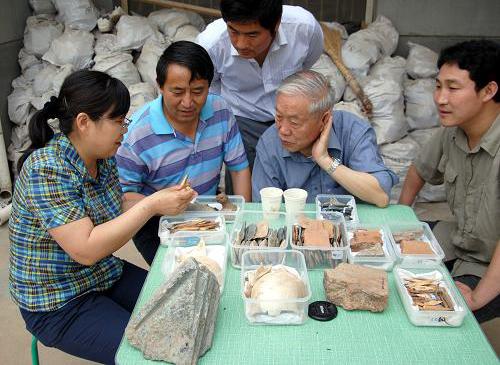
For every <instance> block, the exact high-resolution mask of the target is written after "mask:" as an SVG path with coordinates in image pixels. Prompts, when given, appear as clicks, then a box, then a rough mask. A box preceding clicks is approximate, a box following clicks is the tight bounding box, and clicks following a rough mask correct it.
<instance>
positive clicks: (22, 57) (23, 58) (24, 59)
mask: <svg viewBox="0 0 500 365" xmlns="http://www.w3.org/2000/svg"><path fill="white" fill-rule="evenodd" d="M17 60H18V62H19V66H21V71H22V72H24V70H26V69H27V68H28V67H30V66H33V65H34V64H35V63H40V60H39V59H38V58H37V57H36V56H34V55H32V54H29V53H28V52H26V50H25V49H24V48H21V50H20V51H19V54H18V55H17Z"/></svg>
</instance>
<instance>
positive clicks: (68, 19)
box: [52, 0, 99, 32]
mask: <svg viewBox="0 0 500 365" xmlns="http://www.w3.org/2000/svg"><path fill="white" fill-rule="evenodd" d="M52 2H53V3H54V5H55V7H56V9H57V13H58V15H57V18H58V19H59V20H60V21H61V23H64V25H65V26H66V28H70V29H81V30H86V31H89V32H90V31H91V30H92V29H94V28H95V26H96V24H97V17H98V14H99V12H98V10H97V9H96V7H95V6H94V3H93V2H92V0H52Z"/></svg>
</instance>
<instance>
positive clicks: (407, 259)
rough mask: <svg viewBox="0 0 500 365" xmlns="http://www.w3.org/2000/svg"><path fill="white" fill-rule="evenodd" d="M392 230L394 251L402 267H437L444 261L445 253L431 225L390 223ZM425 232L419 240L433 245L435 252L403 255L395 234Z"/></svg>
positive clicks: (422, 223)
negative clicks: (419, 230)
mask: <svg viewBox="0 0 500 365" xmlns="http://www.w3.org/2000/svg"><path fill="white" fill-rule="evenodd" d="M388 226H389V228H390V230H391V233H392V235H391V241H392V245H393V250H394V253H395V255H396V258H397V261H398V263H399V265H400V266H401V267H436V266H439V265H440V264H441V262H442V261H443V259H444V252H443V249H442V248H441V246H440V245H439V243H438V241H437V240H436V237H434V234H433V233H432V230H431V229H430V227H429V225H428V224H427V223H424V222H416V223H390V224H388ZM416 229H421V230H423V234H422V236H421V237H420V238H419V239H420V240H421V241H424V242H428V243H429V244H430V245H431V249H432V251H433V252H434V253H433V254H431V255H427V254H424V255H408V254H402V253H401V248H400V247H399V244H398V243H396V241H395V240H394V234H396V233H399V232H403V231H408V230H416Z"/></svg>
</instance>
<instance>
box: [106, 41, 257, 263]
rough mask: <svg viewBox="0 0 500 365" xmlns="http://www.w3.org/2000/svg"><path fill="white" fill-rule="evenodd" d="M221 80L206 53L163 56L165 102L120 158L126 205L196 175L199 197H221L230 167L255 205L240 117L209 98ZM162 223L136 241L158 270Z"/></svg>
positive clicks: (180, 51) (142, 117)
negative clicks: (215, 76) (216, 80)
mask: <svg viewBox="0 0 500 365" xmlns="http://www.w3.org/2000/svg"><path fill="white" fill-rule="evenodd" d="M213 74H214V67H213V64H212V61H211V59H210V56H209V55H208V53H207V52H206V51H205V49H203V47H201V46H199V45H197V44H195V43H193V42H187V41H181V42H175V43H173V44H172V45H170V46H169V47H168V48H167V49H166V50H165V51H164V53H163V54H162V56H161V57H160V59H159V61H158V64H157V66H156V75H157V76H156V79H157V82H158V86H159V88H160V94H161V95H160V96H159V97H158V98H157V99H155V100H153V101H151V102H150V103H147V104H146V105H144V106H143V107H142V108H141V109H139V110H138V111H137V112H136V113H135V114H134V115H133V116H132V121H131V124H130V126H129V129H128V132H127V134H126V135H125V137H124V140H123V142H122V145H121V147H120V148H119V150H118V153H117V155H116V160H117V163H118V170H119V173H120V182H121V184H122V190H123V192H124V202H125V204H133V203H134V202H136V201H138V200H140V199H142V198H144V197H145V196H147V195H150V194H152V193H154V192H155V191H157V190H160V189H162V188H165V187H168V186H173V185H176V184H178V183H179V182H180V180H181V179H182V177H183V176H185V175H188V176H189V183H190V185H191V187H192V188H193V189H194V190H196V192H197V193H198V194H207V195H210V194H215V193H216V190H217V186H218V184H219V180H220V171H221V168H222V163H223V162H224V163H225V164H226V166H227V167H228V169H229V171H230V175H231V179H232V182H233V184H234V187H235V189H234V192H235V193H236V194H239V195H243V196H244V197H245V199H246V200H247V201H251V184H250V169H249V167H248V161H247V157H246V154H245V150H244V147H243V143H242V141H241V136H240V132H239V130H238V126H237V124H236V121H235V118H234V115H233V113H232V111H231V109H230V108H229V106H228V105H227V104H226V102H225V101H224V99H222V98H221V97H220V96H218V95H214V94H209V93H208V89H209V86H210V83H211V81H212V78H213ZM158 223H159V217H154V218H152V219H151V220H150V221H149V222H148V223H146V225H145V226H144V227H143V228H142V229H141V230H139V232H137V234H136V235H135V236H134V239H133V241H134V243H135V245H136V247H137V249H138V250H139V252H140V253H141V254H142V256H143V257H144V259H145V260H146V262H147V263H148V264H149V265H151V263H152V262H153V259H154V256H155V253H156V250H157V248H158V245H159V238H158Z"/></svg>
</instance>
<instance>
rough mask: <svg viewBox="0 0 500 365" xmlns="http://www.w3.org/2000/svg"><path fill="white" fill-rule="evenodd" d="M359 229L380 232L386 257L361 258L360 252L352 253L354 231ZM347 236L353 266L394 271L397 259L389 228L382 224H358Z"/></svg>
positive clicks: (350, 260)
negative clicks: (351, 243)
mask: <svg viewBox="0 0 500 365" xmlns="http://www.w3.org/2000/svg"><path fill="white" fill-rule="evenodd" d="M357 229H368V230H375V229H377V230H379V231H380V233H381V235H382V242H383V245H382V249H383V251H384V256H361V255H359V254H358V252H352V251H351V245H350V242H351V239H352V237H353V236H354V231H356V230H357ZM347 236H348V241H349V252H348V258H349V262H350V263H351V264H358V265H363V266H370V267H373V268H376V269H382V270H385V271H391V270H392V268H393V266H394V262H395V260H396V258H395V256H394V251H393V247H392V241H391V233H390V230H389V228H388V227H387V226H385V225H382V224H362V223H358V224H357V225H356V226H353V227H351V228H350V229H349V231H348V232H347Z"/></svg>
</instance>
